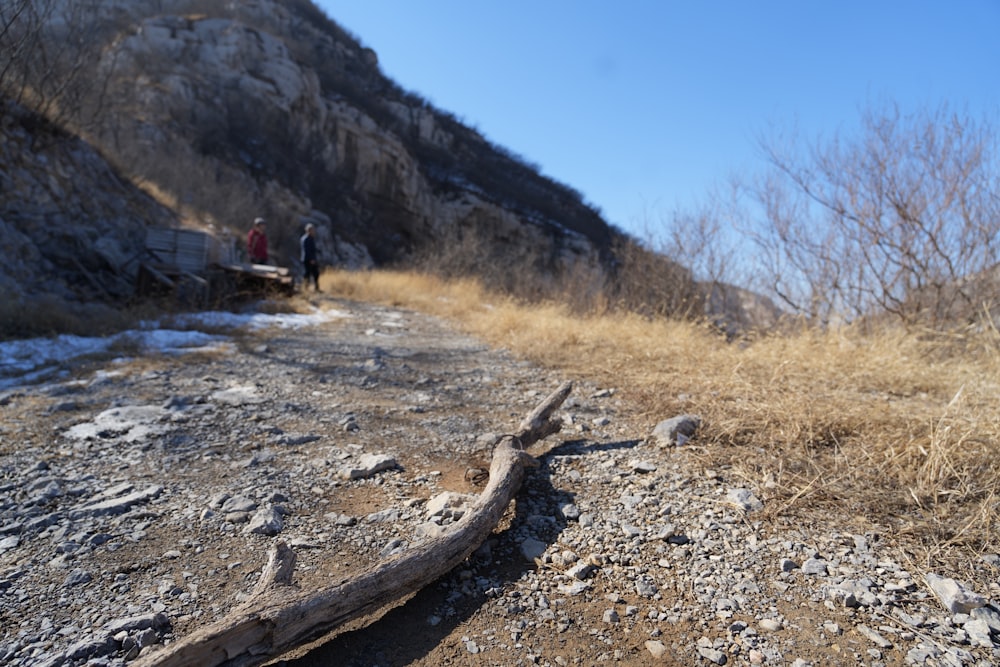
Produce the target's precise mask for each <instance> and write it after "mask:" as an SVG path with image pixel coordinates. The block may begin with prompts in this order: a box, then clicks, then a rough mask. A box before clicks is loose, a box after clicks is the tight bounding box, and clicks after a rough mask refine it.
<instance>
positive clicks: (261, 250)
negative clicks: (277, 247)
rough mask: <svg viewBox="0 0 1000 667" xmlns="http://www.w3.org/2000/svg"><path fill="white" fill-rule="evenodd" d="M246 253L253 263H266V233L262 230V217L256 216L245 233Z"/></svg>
mask: <svg viewBox="0 0 1000 667" xmlns="http://www.w3.org/2000/svg"><path fill="white" fill-rule="evenodd" d="M247 254H248V255H249V256H250V261H251V262H252V263H254V264H267V234H266V233H265V232H264V218H256V219H255V220H254V221H253V227H251V228H250V233H249V234H247Z"/></svg>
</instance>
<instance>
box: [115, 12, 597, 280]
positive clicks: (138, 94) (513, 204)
mask: <svg viewBox="0 0 1000 667" xmlns="http://www.w3.org/2000/svg"><path fill="white" fill-rule="evenodd" d="M191 4H192V3H189V2H169V1H165V2H156V3H147V4H146V5H143V3H123V4H119V5H118V6H119V8H120V9H121V10H122V11H127V12H128V20H127V21H123V20H122V19H121V18H119V19H118V21H119V22H120V23H122V25H127V26H128V29H127V30H123V31H122V32H120V33H119V36H118V38H117V39H115V40H114V41H113V43H112V44H111V45H110V46H109V48H108V49H107V50H106V52H105V54H104V63H103V70H102V71H103V72H113V71H114V72H117V73H116V74H113V75H112V76H111V81H112V85H111V86H110V87H109V91H110V96H109V101H110V105H109V111H110V113H109V114H108V116H107V119H108V120H110V122H111V123H113V124H114V126H115V127H114V128H113V130H112V129H111V128H109V127H107V125H106V127H105V128H104V129H103V130H102V131H100V132H99V133H98V136H99V137H100V142H101V144H102V145H107V146H115V153H116V155H117V157H118V159H119V160H120V161H122V162H123V163H124V164H128V165H129V169H130V171H135V172H138V173H141V174H143V176H145V177H147V178H150V179H152V180H154V181H155V182H157V183H159V184H161V187H162V186H163V185H165V186H166V187H167V189H169V190H170V191H172V192H174V193H176V194H178V195H180V196H181V198H182V199H187V200H189V201H191V202H193V203H196V206H197V209H198V210H199V212H200V213H201V215H202V216H210V217H212V218H214V219H215V220H216V221H218V222H219V223H221V224H222V225H224V226H231V227H234V228H237V229H239V228H242V227H243V226H245V225H246V224H247V221H248V220H249V219H251V218H252V217H253V216H254V215H255V214H256V213H263V214H264V215H265V217H268V218H271V219H273V221H275V222H276V223H277V224H278V229H279V231H278V232H277V233H278V242H279V245H278V251H279V256H281V255H280V253H282V252H284V253H292V254H294V253H293V251H294V247H293V244H292V243H290V242H289V241H291V240H293V239H294V238H296V237H297V235H298V230H299V229H300V228H301V226H302V225H303V223H304V222H305V221H311V222H315V223H317V226H318V227H319V228H320V231H321V241H322V242H323V246H324V247H325V248H326V249H328V250H329V251H332V253H331V254H333V255H336V256H332V257H330V258H329V259H330V260H333V261H341V262H343V261H346V260H347V259H348V256H350V257H351V259H352V261H359V262H367V261H369V260H368V259H367V257H365V255H366V254H367V255H368V256H370V257H371V258H372V259H373V260H374V261H384V260H388V259H393V258H396V257H398V256H399V255H400V254H401V253H404V252H406V251H408V250H410V249H412V247H413V246H414V245H417V244H418V243H427V242H431V243H433V242H434V241H437V240H441V239H448V238H452V237H454V236H455V235H456V234H459V233H461V232H462V230H475V231H476V233H477V234H479V235H480V236H482V237H483V238H484V240H485V241H487V242H489V243H503V244H507V245H510V246H512V247H516V248H524V247H533V248H537V249H541V252H542V253H543V254H544V255H546V256H547V257H550V258H551V261H552V268H558V267H559V266H564V265H572V264H575V263H577V262H586V263H590V264H594V263H595V262H596V259H597V256H598V254H599V251H600V250H601V249H602V247H606V246H607V244H608V240H609V238H610V232H609V230H608V228H607V225H605V224H604V222H603V221H602V220H600V218H599V216H598V215H597V214H596V213H594V212H593V211H591V210H589V209H588V207H586V206H585V205H584V204H583V203H582V202H581V201H579V200H577V201H573V200H572V197H568V196H566V194H565V192H564V190H565V188H560V186H558V184H553V183H547V182H545V181H544V179H543V178H542V177H540V176H538V175H537V174H532V175H530V178H527V177H522V175H521V174H519V173H518V172H519V171H524V169H523V168H522V167H521V166H520V165H518V164H517V162H516V160H512V159H509V158H508V157H507V156H505V155H503V154H502V152H499V151H497V150H496V149H495V148H494V147H492V146H490V145H489V144H488V142H486V141H485V140H484V139H483V138H482V137H479V136H478V135H476V134H475V133H474V132H472V131H471V130H469V129H468V128H464V127H462V126H460V124H458V123H456V122H454V121H453V120H450V119H449V117H448V116H447V115H446V114H443V113H441V112H439V111H436V110H434V109H431V108H430V107H429V106H428V105H427V104H426V103H425V102H423V101H422V100H420V99H418V98H415V97H414V96H412V95H407V94H406V93H404V92H403V91H401V90H400V89H399V88H398V87H396V86H395V84H393V83H392V82H390V81H388V80H387V79H385V78H384V77H383V76H382V75H381V73H380V72H379V70H378V66H377V56H376V55H375V54H374V52H372V51H371V50H369V49H364V48H362V47H361V46H360V45H359V44H357V43H356V42H354V41H353V40H352V39H351V38H349V37H348V36H347V35H346V34H344V33H343V32H342V31H339V30H338V29H337V27H336V25H335V24H334V23H333V22H332V21H329V20H328V19H325V18H324V17H322V16H321V15H319V16H317V15H316V14H315V13H310V12H307V11H304V8H306V5H308V6H311V5H309V4H308V3H293V2H274V1H271V0H258V1H256V2H243V3H227V4H226V5H224V6H223V9H222V11H216V12H205V13H203V14H198V15H183V14H181V10H183V9H184V8H186V7H189V6H190V5H191ZM195 4H199V3H195ZM153 8H156V9H157V11H155V12H154V11H152V10H153ZM128 73H132V75H129V74H128ZM113 138H114V139H116V140H117V143H115V142H114V141H112V139H113ZM165 155H169V156H170V162H171V163H172V164H173V165H175V168H174V170H173V171H172V172H169V173H164V169H163V168H162V167H160V166H159V165H157V164H156V162H157V160H158V158H160V157H161V156H165ZM176 165H182V166H183V168H182V169H181V170H180V172H178V171H177V169H176ZM477 170H479V171H485V172H492V173H486V174H483V173H479V171H477ZM503 172H509V175H508V176H504V175H503ZM192 174H195V175H197V178H196V179H195V180H194V182H191V175H192ZM498 176H499V178H500V180H504V179H507V178H510V179H512V180H516V179H522V180H523V182H518V183H515V184H512V185H511V189H512V190H515V193H514V195H513V196H508V197H504V195H503V194H501V193H500V188H496V187H491V184H490V183H488V182H483V181H485V180H488V179H490V178H493V179H496V178H498ZM209 179H210V180H212V181H215V183H216V184H217V185H218V186H219V187H220V188H221V189H223V190H225V191H226V192H227V197H226V198H227V199H228V201H227V204H228V205H226V206H219V205H218V204H214V203H213V201H217V200H218V198H217V193H212V192H205V193H202V192H200V190H201V188H202V187H203V185H204V183H205V181H206V180H209ZM547 189H548V190H550V192H545V191H546V190H547ZM532 190H541V191H542V192H543V194H542V195H541V197H540V198H539V197H536V199H540V200H541V201H540V202H539V201H529V199H528V198H527V197H525V196H524V195H525V194H529V193H530V192H531V191H532ZM581 220H585V221H586V223H587V225H586V226H581V224H580V221H581ZM349 249H351V250H349ZM286 259H293V258H291V257H286Z"/></svg>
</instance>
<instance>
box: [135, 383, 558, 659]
mask: <svg viewBox="0 0 1000 667" xmlns="http://www.w3.org/2000/svg"><path fill="white" fill-rule="evenodd" d="M572 388H573V385H572V384H571V383H569V382H566V383H564V384H563V385H562V386H561V387H559V389H557V390H556V391H555V392H553V393H552V394H550V395H549V396H548V397H547V398H546V399H545V400H544V401H543V402H542V403H541V404H539V405H538V407H536V408H535V409H534V410H533V411H532V412H531V413H530V414H529V415H528V416H527V417H525V419H524V420H523V421H522V422H521V424H520V426H519V428H518V431H517V433H515V434H512V435H507V436H503V437H502V438H501V439H500V442H499V443H498V444H497V446H496V447H495V448H494V450H493V461H492V463H491V464H490V479H489V483H488V484H487V486H486V488H485V489H484V490H483V492H482V493H481V494H480V496H479V498H478V499H477V500H476V502H475V503H474V504H473V505H472V507H471V508H470V509H469V511H468V512H467V513H466V514H465V515H464V516H463V517H462V518H461V519H460V520H459V521H458V522H456V523H455V524H454V525H453V526H451V527H450V528H449V529H448V530H447V531H446V532H445V533H444V534H443V535H440V536H437V537H434V538H430V539H428V540H427V541H425V542H423V543H421V544H419V545H417V546H415V547H414V548H412V549H409V550H407V551H405V552H403V553H402V554H400V555H399V556H396V557H395V558H393V559H390V560H387V561H385V562H382V563H379V564H378V565H376V566H375V567H372V568H371V569H369V570H366V571H364V572H362V573H361V574H359V575H357V576H355V577H352V578H350V579H347V580H345V581H341V582H339V583H337V584H334V585H332V586H328V587H324V588H321V589H318V590H315V591H300V590H298V589H296V588H294V587H293V586H291V585H290V584H291V576H292V569H293V567H294V563H295V553H294V552H293V551H292V550H291V549H290V548H289V547H288V546H287V545H285V543H284V542H278V543H277V545H275V547H274V548H273V549H272V551H271V553H270V554H269V558H268V563H267V565H266V566H265V568H264V570H263V572H262V574H261V578H260V581H259V582H258V583H257V586H256V587H255V588H254V591H253V594H252V595H251V597H250V598H249V599H248V600H247V601H246V602H244V603H242V604H241V605H240V606H239V607H237V608H235V609H234V610H233V611H232V612H230V613H229V614H228V615H227V616H225V617H223V618H222V619H220V620H219V621H217V622H215V623H213V624H211V625H208V626H206V627H204V628H201V629H199V630H196V631H195V632H193V633H191V634H190V635H188V636H186V637H182V638H181V639H180V640H178V641H176V642H174V643H172V644H168V645H167V646H164V647H163V648H161V649H160V650H158V651H156V652H154V653H152V654H150V655H148V656H142V657H141V658H140V659H139V660H137V661H136V662H135V663H133V664H135V665H136V666H137V667H184V666H187V665H206V666H207V665H225V666H226V667H237V666H240V667H245V666H249V665H259V664H261V663H263V662H266V661H267V660H270V659H271V658H274V657H275V656H278V655H280V654H282V653H284V652H286V651H289V650H291V649H293V648H296V647H298V646H301V645H303V644H305V643H307V642H310V641H312V640H314V639H317V638H319V637H321V636H323V635H324V634H327V633H328V632H330V631H332V630H335V629H336V628H338V627H340V626H341V625H343V624H344V623H346V622H348V621H351V620H353V619H355V618H358V617H360V616H363V615H365V614H368V613H371V612H373V611H376V610H378V609H380V608H382V607H384V606H386V605H387V604H389V603H391V602H393V601H395V600H398V599H399V598H401V597H403V596H405V595H407V594H409V593H412V592H414V591H417V590H419V589H421V588H423V587H424V586H426V585H427V584H429V583H431V582H432V581H434V580H435V579H437V578H438V577H440V576H442V575H443V574H445V573H446V572H448V571H449V570H451V569H452V568H454V567H455V566H456V565H458V564H459V563H461V562H462V561H464V560H465V559H466V558H468V556H469V555H470V554H471V553H472V552H473V551H475V550H476V549H477V548H478V547H479V546H480V545H481V544H482V543H483V542H484V541H485V540H486V538H487V537H489V535H490V533H492V532H493V530H494V529H495V528H496V526H497V524H498V523H499V522H500V519H501V518H502V517H503V514H504V512H505V511H506V509H507V506H508V505H509V504H510V501H511V500H512V499H513V498H514V496H515V495H516V494H517V492H518V490H519V489H520V487H521V482H522V480H523V479H524V469H525V466H533V465H537V462H535V460H534V459H533V458H532V457H531V456H530V455H529V454H528V453H527V452H526V451H524V450H526V449H527V448H528V447H530V446H531V445H533V444H534V443H536V442H538V441H539V440H541V439H543V438H545V437H546V436H549V435H552V434H553V433H556V432H557V431H559V427H560V422H559V421H558V420H554V419H551V417H552V413H553V412H555V411H556V409H557V408H558V407H559V406H560V405H561V404H562V402H563V401H565V400H566V397H567V396H569V393H570V391H571V390H572Z"/></svg>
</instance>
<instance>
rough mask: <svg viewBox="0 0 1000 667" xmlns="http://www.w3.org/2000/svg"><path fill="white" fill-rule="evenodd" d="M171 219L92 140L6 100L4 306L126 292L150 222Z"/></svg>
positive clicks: (1, 238)
mask: <svg viewBox="0 0 1000 667" xmlns="http://www.w3.org/2000/svg"><path fill="white" fill-rule="evenodd" d="M176 224H177V216H176V215H175V214H174V213H173V212H172V211H170V210H169V209H167V208H165V207H163V206H160V205H159V204H157V203H156V202H155V201H154V200H153V199H152V198H151V197H149V196H148V195H146V194H145V193H143V192H142V191H141V190H139V189H138V188H136V187H135V186H134V185H132V183H130V182H129V181H128V180H127V179H125V178H123V177H122V176H121V175H120V174H118V173H117V172H116V171H115V170H114V169H113V168H112V167H111V166H110V165H109V164H108V163H107V161H106V160H105V159H104V158H103V157H102V156H101V155H100V154H98V153H97V152H96V151H95V150H94V149H93V147H92V146H90V145H88V144H87V143H86V142H84V141H81V140H80V139H78V138H76V137H73V136H71V135H68V134H67V133H66V132H64V131H63V130H61V129H60V128H58V127H55V126H53V125H51V124H48V123H46V122H44V121H43V120H41V119H39V118H38V116H36V115H34V114H32V113H29V112H28V111H26V110H25V109H23V108H21V107H18V106H16V105H13V104H9V103H4V105H3V113H2V114H0V258H2V262H0V292H2V293H3V299H4V301H6V302H7V303H12V302H20V301H23V300H24V299H25V298H26V297H28V296H29V295H37V294H52V295H55V296H56V297H58V298H61V299H63V300H65V301H69V302H79V301H93V300H109V299H110V300H115V301H120V300H123V299H126V298H128V297H129V296H130V295H131V294H132V290H133V285H132V282H131V280H130V279H129V275H130V273H131V271H133V270H134V268H135V262H136V260H137V259H138V258H139V254H140V253H141V251H142V248H143V241H144V239H145V228H146V226H147V225H161V226H171V225H176Z"/></svg>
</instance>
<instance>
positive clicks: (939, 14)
mask: <svg viewBox="0 0 1000 667" xmlns="http://www.w3.org/2000/svg"><path fill="white" fill-rule="evenodd" d="M317 4H318V5H319V6H320V7H321V8H322V9H323V10H324V11H325V12H326V13H327V15H329V16H330V17H331V18H333V19H334V20H335V21H337V23H339V24H340V25H341V26H343V27H344V28H346V29H347V30H348V31H350V32H351V33H353V34H354V35H355V36H356V37H358V38H359V39H360V40H361V42H362V43H363V44H364V45H365V46H368V47H371V48H372V49H374V50H375V51H376V52H377V53H378V56H379V63H380V66H381V68H382V71H383V72H384V73H385V74H386V75H387V76H389V77H390V78H391V79H393V80H394V81H395V82H396V83H397V84H399V85H400V86H401V87H402V88H404V89H406V90H409V91H412V92H415V93H417V94H419V95H421V96H422V97H424V98H425V99H427V100H429V101H430V102H431V103H432V104H433V105H434V106H435V107H437V108H439V109H442V110H446V111H449V112H451V113H453V114H454V115H455V116H456V117H458V118H459V119H461V120H463V121H464V122H466V123H467V124H468V125H471V126H473V127H475V128H477V129H478V130H479V131H480V132H481V133H482V134H483V135H484V136H486V137H487V138H488V139H489V140H490V141H492V142H494V143H496V144H499V145H502V146H505V147H506V148H508V149H509V150H511V151H513V152H514V153H516V154H518V155H521V156H522V157H524V158H525V160H527V161H528V162H530V163H532V164H535V165H538V166H539V167H540V168H541V171H542V173H544V174H545V175H547V176H549V177H551V178H553V179H555V180H558V181H561V182H563V183H566V184H568V185H570V186H572V187H573V188H575V189H577V190H578V191H580V192H581V193H582V194H583V195H584V197H585V199H586V200H587V201H588V202H589V203H591V204H593V205H595V206H597V207H599V208H600V209H601V211H602V212H603V213H604V216H605V218H606V219H607V220H608V222H610V223H612V224H614V225H616V226H618V227H619V228H621V229H624V230H625V231H628V232H631V233H633V234H635V235H636V236H639V237H645V236H646V235H647V234H648V233H649V232H652V233H654V234H655V231H656V226H657V221H659V220H662V219H663V218H664V217H667V216H669V215H670V214H671V213H672V212H673V211H674V210H677V209H690V208H691V207H693V206H695V205H696V204H697V203H698V202H699V201H700V200H702V199H703V198H704V197H705V196H706V195H707V194H708V192H709V191H710V190H711V188H712V187H713V186H714V185H715V184H718V183H721V182H723V181H725V180H726V179H727V178H728V176H729V175H731V174H740V173H747V172H754V171H759V170H760V169H761V168H762V166H763V162H762V160H761V158H760V155H759V153H760V151H759V148H758V139H759V138H760V137H761V136H766V135H767V134H768V133H769V132H771V131H772V128H784V129H789V128H792V127H796V128H798V132H799V133H800V134H801V135H803V136H805V137H807V138H812V139H815V138H819V137H830V136H832V135H833V134H834V133H836V132H840V133H841V134H844V135H849V134H850V133H851V131H852V128H853V127H854V126H855V125H856V123H857V120H858V117H859V113H860V111H861V110H862V109H864V108H868V107H880V106H882V105H883V103H885V102H891V103H895V104H897V105H898V107H899V109H900V110H901V111H902V112H903V113H907V112H908V111H911V110H916V109H919V108H924V109H926V108H936V107H938V106H939V105H941V104H942V103H947V104H948V105H949V106H950V107H951V108H952V109H953V110H958V111H968V112H969V113H970V114H972V115H974V116H976V117H979V116H981V115H983V114H995V113H997V111H998V109H1000V0H955V1H952V2H943V1H935V2H932V1H930V0H910V1H903V0H886V1H882V2H880V1H878V0H868V1H864V2H861V1H855V0H840V1H837V2H834V1H830V2H819V1H811V0H799V1H797V2H791V1H780V2H779V1H772V0H760V1H750V0H745V1H741V2H736V1H728V2H721V1H720V2H708V1H706V2H695V1H694V0H691V1H689V2H678V1H674V0H631V1H629V0H622V1H621V2H612V1H611V0H604V1H599V0H495V1H492V2H490V1H487V0H424V1H422V2H418V1H415V0H318V1H317Z"/></svg>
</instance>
